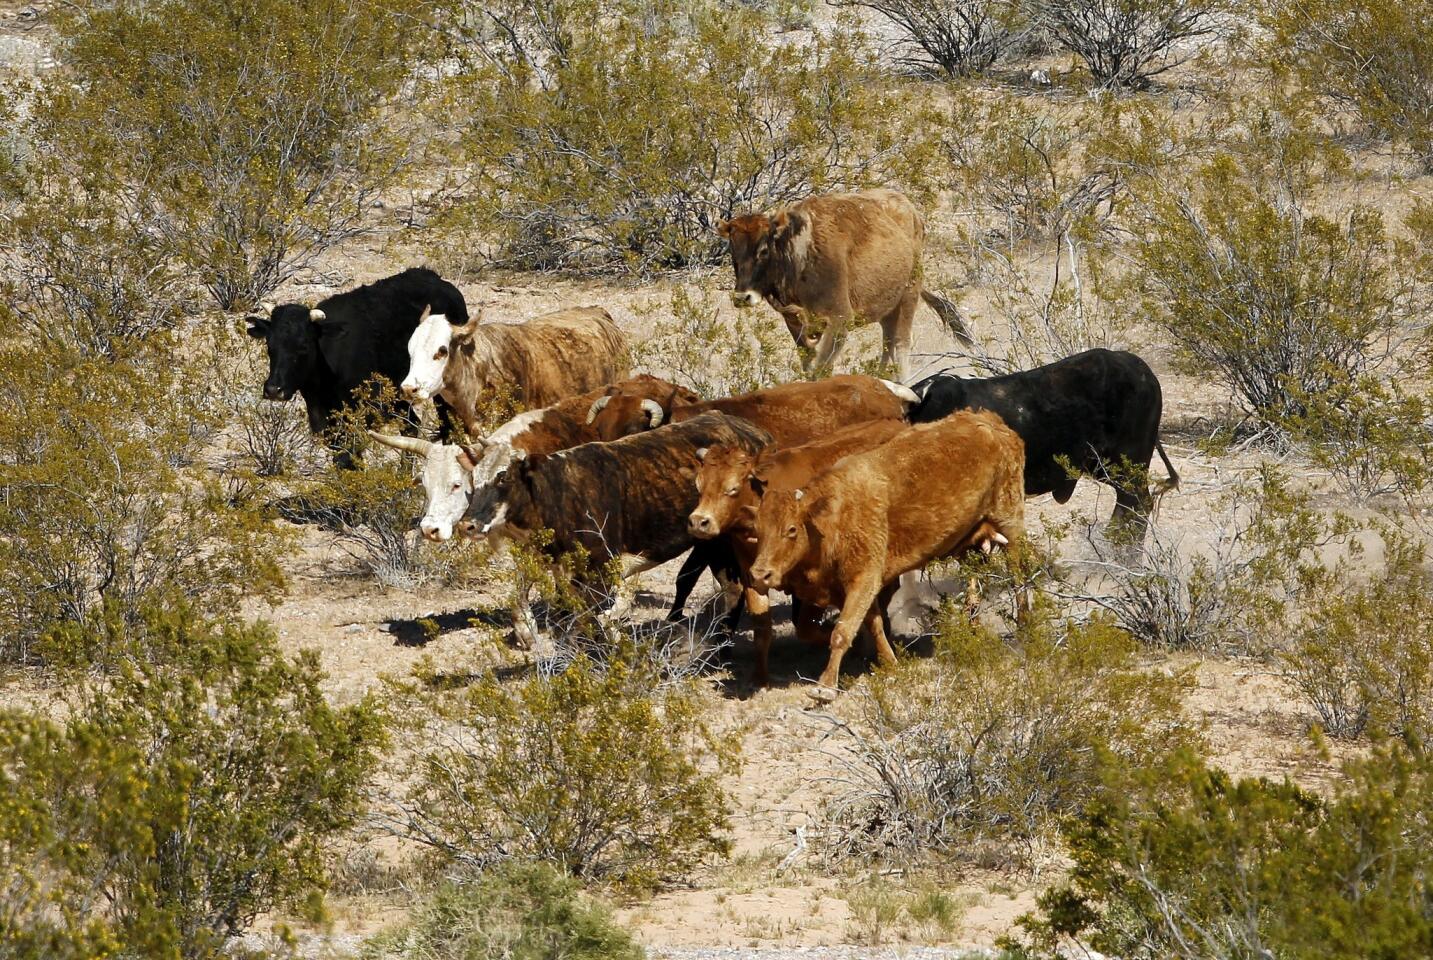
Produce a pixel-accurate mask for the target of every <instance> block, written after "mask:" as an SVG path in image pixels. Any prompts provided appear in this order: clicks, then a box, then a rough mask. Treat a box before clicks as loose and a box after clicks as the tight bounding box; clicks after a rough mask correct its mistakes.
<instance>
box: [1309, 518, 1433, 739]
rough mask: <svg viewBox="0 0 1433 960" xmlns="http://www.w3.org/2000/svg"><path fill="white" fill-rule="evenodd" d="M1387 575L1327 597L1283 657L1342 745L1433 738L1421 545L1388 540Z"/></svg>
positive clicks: (1428, 609) (1431, 630)
mask: <svg viewBox="0 0 1433 960" xmlns="http://www.w3.org/2000/svg"><path fill="white" fill-rule="evenodd" d="M1384 547H1385V559H1384V565H1383V568H1382V569H1381V570H1378V571H1377V572H1376V573H1374V574H1373V576H1372V578H1371V579H1370V581H1369V582H1368V583H1367V584H1365V585H1362V586H1359V587H1356V588H1354V587H1348V586H1345V587H1344V588H1343V589H1337V590H1333V591H1329V592H1327V593H1324V594H1321V595H1320V596H1319V597H1317V598H1316V599H1315V601H1314V602H1313V604H1312V606H1311V608H1310V609H1309V610H1307V612H1306V618H1305V622H1304V623H1303V624H1302V626H1301V628H1300V629H1299V630H1298V632H1297V633H1296V634H1295V635H1294V637H1293V642H1292V644H1291V646H1290V648H1289V649H1288V650H1287V651H1285V652H1284V654H1283V656H1282V660H1283V665H1284V671H1285V674H1286V676H1288V677H1289V679H1290V681H1291V682H1292V683H1293V685H1294V687H1295V689H1296V690H1298V692H1299V693H1300V695H1302V696H1303V697H1304V699H1305V700H1307V701H1308V702H1309V703H1310V704H1311V705H1312V706H1313V708H1314V709H1315V710H1316V711H1317V712H1318V715H1319V719H1320V721H1321V722H1322V723H1323V727H1324V729H1325V730H1327V731H1328V732H1329V733H1330V734H1332V735H1334V736H1337V737H1355V736H1358V735H1359V734H1360V733H1363V732H1364V731H1365V730H1371V731H1372V732H1373V733H1374V734H1376V735H1382V736H1396V737H1401V738H1402V739H1404V740H1406V741H1407V742H1409V743H1410V744H1413V745H1419V744H1425V745H1426V744H1428V743H1429V742H1430V737H1433V574H1430V573H1429V571H1428V569H1427V567H1426V565H1425V563H1424V560H1425V557H1424V550H1423V547H1422V545H1421V544H1415V543H1413V542H1411V541H1409V540H1408V539H1406V538H1405V537H1402V536H1400V535H1397V534H1395V533H1393V532H1391V531H1390V532H1385V535H1384Z"/></svg>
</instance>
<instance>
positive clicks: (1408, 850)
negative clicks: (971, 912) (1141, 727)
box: [1006, 748, 1433, 960]
mask: <svg viewBox="0 0 1433 960" xmlns="http://www.w3.org/2000/svg"><path fill="white" fill-rule="evenodd" d="M1344 772H1345V774H1346V776H1347V779H1346V780H1345V781H1343V782H1342V783H1340V784H1339V785H1338V786H1337V787H1335V788H1334V790H1333V791H1332V795H1331V796H1328V797H1324V796H1320V795H1318V794H1315V793H1312V792H1309V791H1306V790H1303V789H1301V788H1300V787H1298V786H1296V785H1294V784H1293V783H1290V782H1289V781H1287V780H1286V781H1284V782H1283V783H1275V782H1272V781H1269V780H1264V779H1257V780H1255V779H1241V780H1235V779H1234V778H1233V777H1231V776H1230V775H1228V774H1226V773H1224V772H1223V771H1221V770H1218V769H1213V768H1208V767H1205V766H1204V765H1203V764H1202V763H1200V762H1199V761H1197V760H1195V759H1193V758H1191V757H1190V756H1189V755H1187V754H1181V753H1176V754H1175V755H1174V756H1172V757H1171V758H1169V759H1168V760H1167V761H1166V762H1165V763H1163V764H1160V765H1159V766H1157V767H1150V768H1148V769H1145V770H1142V771H1137V772H1135V773H1133V774H1127V775H1123V776H1120V777H1116V778H1113V779H1112V780H1111V781H1110V783H1109V785H1108V786H1107V788H1106V789H1105V790H1104V791H1103V792H1102V793H1101V794H1100V795H1099V796H1098V798H1096V799H1095V800H1094V801H1093V802H1092V803H1091V804H1090V805H1089V806H1088V807H1087V808H1086V809H1085V810H1084V811H1083V812H1082V814H1081V815H1080V816H1078V817H1070V818H1068V819H1066V820H1065V821H1064V822H1063V824H1062V828H1061V829H1062V833H1063V835H1064V839H1065V842H1066V844H1067V846H1068V848H1069V852H1070V856H1071V857H1072V859H1073V860H1074V869H1073V871H1072V872H1071V875H1070V878H1069V879H1068V880H1067V881H1066V882H1064V883H1062V884H1060V885H1059V886H1057V887H1055V888H1054V889H1053V890H1051V891H1049V892H1047V893H1045V894H1043V895H1041V897H1040V901H1039V910H1038V912H1037V913H1036V914H1033V915H1030V916H1027V917H1025V918H1024V919H1023V920H1022V921H1021V924H1022V926H1023V927H1024V928H1025V934H1024V935H1023V936H1022V937H1020V938H1019V939H1020V940H1021V941H1022V942H1021V943H1019V944H1016V943H1013V942H1012V943H1007V944H1006V946H1007V947H1008V948H1011V949H1012V952H1013V955H1014V956H1017V957H1024V958H1035V957H1047V958H1053V957H1055V956H1068V953H1067V951H1068V950H1070V949H1077V950H1078V949H1080V948H1079V947H1076V946H1075V945H1076V944H1082V945H1083V947H1084V948H1085V949H1090V950H1095V951H1099V952H1100V953H1102V954H1104V955H1105V956H1117V957H1127V958H1130V960H1210V958H1215V957H1280V958H1286V960H1366V958H1369V957H1389V958H1393V957H1419V956H1427V955H1428V954H1429V952H1430V951H1433V912H1430V910H1429V890H1428V872H1429V869H1430V867H1433V863H1430V859H1433V836H1430V829H1429V824H1430V814H1433V810H1430V806H1429V798H1430V797H1433V765H1430V762H1429V758H1428V757H1427V756H1426V755H1419V754H1414V753H1409V752H1407V751H1404V750H1401V749H1397V748H1394V749H1387V750H1380V751H1378V752H1376V753H1374V755H1372V756H1371V757H1368V758H1366V759H1363V760H1359V761H1355V762H1354V763H1352V764H1351V765H1349V766H1348V767H1346V768H1345V771H1344Z"/></svg>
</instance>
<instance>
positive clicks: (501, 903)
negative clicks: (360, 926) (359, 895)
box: [363, 863, 645, 960]
mask: <svg viewBox="0 0 1433 960" xmlns="http://www.w3.org/2000/svg"><path fill="white" fill-rule="evenodd" d="M644 955H645V954H644V953H643V951H642V948H641V947H640V946H638V945H637V944H636V943H635V942H633V940H632V937H631V935H629V934H628V933H627V932H626V931H625V930H623V929H622V928H621V927H619V926H617V925H616V924H615V923H614V922H613V920H612V917H611V915H610V913H609V912H608V911H607V910H606V909H604V908H603V907H602V906H601V905H600V904H598V903H595V902H593V901H592V900H589V899H587V898H586V897H584V896H582V894H581V893H580V891H579V888H578V885H577V883H576V882H575V881H573V880H571V879H568V878H567V877H564V876H563V875H562V874H560V873H558V872H557V871H556V870H555V869H553V868H552V867H550V866H547V865H546V864H524V863H511V864H503V865H499V866H496V867H493V868H491V869H490V870H488V871H486V872H484V873H483V874H482V875H480V876H479V877H477V878H476V879H475V880H472V881H465V882H459V883H449V884H447V885H445V886H444V887H442V888H441V889H439V890H438V892H437V893H436V894H435V895H434V896H433V898H432V899H431V900H429V902H428V903H426V904H424V905H423V906H422V907H421V908H420V909H419V910H418V911H417V915H416V916H415V917H413V919H411V920H409V921H408V922H407V923H405V924H404V925H403V926H402V927H400V928H399V929H397V930H394V931H391V932H389V933H385V934H383V935H382V936H380V937H377V938H376V939H374V940H373V941H370V942H369V943H368V944H367V945H366V946H365V947H364V950H363V957H364V960H546V958H550V957H563V958H565V960H641V958H642V957H643V956H644Z"/></svg>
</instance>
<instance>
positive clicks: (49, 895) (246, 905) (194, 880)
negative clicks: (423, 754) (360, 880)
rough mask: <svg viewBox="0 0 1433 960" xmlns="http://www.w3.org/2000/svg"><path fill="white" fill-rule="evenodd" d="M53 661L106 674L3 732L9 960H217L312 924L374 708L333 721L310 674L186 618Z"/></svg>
mask: <svg viewBox="0 0 1433 960" xmlns="http://www.w3.org/2000/svg"><path fill="white" fill-rule="evenodd" d="M52 643H53V644H54V646H55V647H56V648H57V649H62V650H66V651H69V652H70V655H71V659H73V660H75V661H77V662H80V663H87V662H90V661H92V660H94V659H95V658H96V657H99V658H101V659H102V660H103V661H104V662H105V663H106V664H107V665H108V667H109V669H108V670H107V671H105V672H104V674H103V675H102V676H99V675H96V674H94V673H89V674H81V675H79V676H78V677H77V681H78V685H77V686H76V687H73V688H72V691H71V693H70V694H69V699H70V701H71V702H70V707H69V709H68V710H67V711H65V712H64V713H63V716H62V717H61V718H55V719H52V718H49V717H46V716H44V715H41V714H31V713H26V712H24V711H22V710H18V709H14V708H11V709H8V710H6V711H4V712H3V713H0V752H3V756H0V785H2V786H3V791H4V795H5V798H6V802H5V816H3V817H0V837H3V841H4V842H0V863H3V874H4V876H5V877H6V881H5V883H4V885H3V887H0V931H3V936H4V938H5V939H6V947H5V949H6V952H7V955H9V950H10V948H11V946H12V945H13V944H14V943H16V942H17V941H18V942H19V943H20V944H21V945H22V948H23V946H24V945H27V944H29V945H43V944H61V943H64V942H66V941H69V942H71V943H74V942H75V941H76V940H78V941H79V942H80V943H81V944H82V945H81V946H80V947H79V948H78V949H75V951H74V952H73V953H72V954H71V955H74V956H146V957H175V958H185V960H188V958H201V957H203V958H209V957H220V956H225V955H227V947H226V944H228V943H229V942H230V940H231V939H232V938H233V937H235V936H236V935H238V934H240V933H242V932H243V931H244V930H245V929H246V928H247V927H248V926H249V925H250V924H251V923H252V922H253V920H254V918H255V917H256V916H257V915H258V914H260V913H263V912H267V911H270V910H273V909H275V908H277V907H283V908H286V909H296V910H300V911H302V912H303V913H305V914H313V913H314V912H315V910H316V909H317V906H318V903H319V901H318V899H317V898H318V897H319V896H320V895H321V893H322V891H323V869H322V868H323V851H324V847H325V845H326V843H327V841H328V840H329V839H330V838H332V837H334V836H335V835H336V834H337V833H339V832H340V831H342V830H344V829H346V828H347V827H348V826H349V825H351V824H352V823H353V822H354V821H355V819H356V818H357V817H358V815H359V814H360V813H361V811H362V803H361V801H362V798H363V795H364V793H363V789H362V788H363V786H364V784H365V782H366V781H367V779H368V777H369V775H370V774H371V773H372V771H373V768H374V766H375V764H376V762H377V756H378V751H379V749H380V748H381V747H382V746H383V743H384V736H385V735H384V724H383V720H382V716H381V714H380V713H379V712H378V710H377V709H376V707H375V705H374V703H373V702H372V701H369V700H365V701H363V702H360V703H358V704H355V705H353V706H349V707H344V708H334V707H332V706H330V705H329V704H328V702H327V701H326V700H325V699H324V696H323V693H322V692H321V690H320V683H321V681H322V677H323V675H322V673H321V672H320V670H319V668H318V660H317V657H316V656H314V655H313V654H311V653H308V654H303V655H301V656H299V657H298V658H296V659H289V658H287V657H285V656H283V655H281V654H280V653H279V652H278V650H277V647H276V645H275V640H274V634H273V632H272V631H271V630H270V629H268V628H267V627H264V626H224V627H220V626H215V625H211V624H210V623H208V622H206V621H205V620H204V619H203V618H202V617H201V616H199V615H198V614H196V613H195V612H194V611H193V610H192V609H190V608H186V607H175V608H171V609H169V610H167V611H164V612H158V611H156V610H151V611H150V612H149V613H148V614H147V615H146V617H145V618H144V620H143V621H142V623H141V625H140V626H138V627H133V626H130V625H128V624H126V623H125V622H124V620H122V619H119V618H114V617H105V618H100V617H96V618H92V619H90V620H89V621H87V622H86V623H84V624H82V625H70V626H68V627H66V628H64V629H62V630H61V631H59V633H58V635H57V636H55V637H54V638H53V640H52ZM86 677H89V679H85V678H86ZM12 938H14V939H12ZM87 949H89V950H94V951H95V952H93V953H88V952H84V951H85V950H87ZM22 955H24V954H22ZM32 955H35V954H32ZM40 955H51V954H40Z"/></svg>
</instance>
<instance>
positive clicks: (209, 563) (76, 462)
mask: <svg viewBox="0 0 1433 960" xmlns="http://www.w3.org/2000/svg"><path fill="white" fill-rule="evenodd" d="M172 349H173V347H172V345H171V344H170V342H169V341H155V342H153V343H151V344H150V345H149V346H148V347H147V348H146V350H145V351H144V352H143V353H139V354H137V355H136V356H134V357H132V358H130V359H125V360H110V361H107V360H103V359H85V358H83V357H77V356H75V355H73V354H70V353H68V352H63V351H61V350H59V349H58V348H55V347H53V346H49V347H27V346H20V345H12V346H10V347H7V348H5V349H3V350H0V390H3V392H4V394H5V396H7V397H10V398H12V403H10V404H9V405H7V406H6V407H5V409H4V410H0V496H3V501H4V503H5V509H4V510H3V511H0V636H3V637H4V641H3V642H0V651H3V653H0V657H2V658H3V660H5V661H7V662H10V663H15V662H26V661H29V660H32V659H33V658H34V656H35V652H36V651H35V647H34V644H35V641H36V640H37V639H38V638H39V637H40V636H41V635H42V634H43V633H44V632H45V631H46V630H47V629H48V628H49V627H51V626H53V625H55V624H57V623H64V622H82V621H84V620H86V618H87V617H89V616H91V615H93V614H95V613H96V612H97V611H99V610H100V609H102V608H107V609H109V610H111V611H112V612H113V613H114V614H115V615H117V616H120V617H124V618H129V619H130V620H133V619H134V618H135V617H137V616H138V615H139V613H140V611H141V610H143V609H144V607H145V606H146V605H147V604H150V603H154V602H174V601H185V602H189V603H192V604H194V605H196V606H197V607H198V608H199V609H201V610H204V611H205V612H208V613H212V614H219V615H228V613H229V611H231V610H233V609H234V607H235V606H236V605H237V603H238V601H239V599H240V598H241V597H243V596H246V595H255V596H259V597H263V598H268V599H274V598H276V597H277V596H278V595H279V593H280V592H281V590H282V587H283V584H284V578H283V574H282V571H281V570H280V568H279V565H278V558H279V557H280V556H281V555H282V553H283V551H284V548H285V544H286V543H287V537H286V536H285V534H284V533H283V532H282V531H279V530H277V529H275V528H274V527H273V525H272V524H270V523H268V522H266V521H265V519H264V518H263V516H262V514H261V512H260V509H259V506H258V504H256V503H254V502H252V501H251V500H241V501H234V500H231V499H230V498H229V497H228V496H227V495H226V493H225V491H224V490H223V489H222V488H221V486H220V484H219V483H218V482H217V481H215V480H213V479H212V478H208V477H206V476H204V475H202V474H199V473H197V472H196V471H194V470H192V469H190V468H187V467H185V466H184V465H185V464H187V463H189V462H191V461H192V460H193V458H194V456H195V453H196V449H197V447H198V445H199V443H200V440H201V436H200V434H202V431H198V432H197V433H196V430H195V426H196V421H197V420H200V419H203V418H202V416H200V415H199V414H197V413H196V411H195V403H194V398H195V395H196V393H195V391H196V387H195V385H194V384H193V383H192V382H189V381H186V380H185V379H184V378H185V371H184V369H183V368H182V366H181V367H176V366H175V365H174V364H173V362H172V354H171V353H170V350H172Z"/></svg>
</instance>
